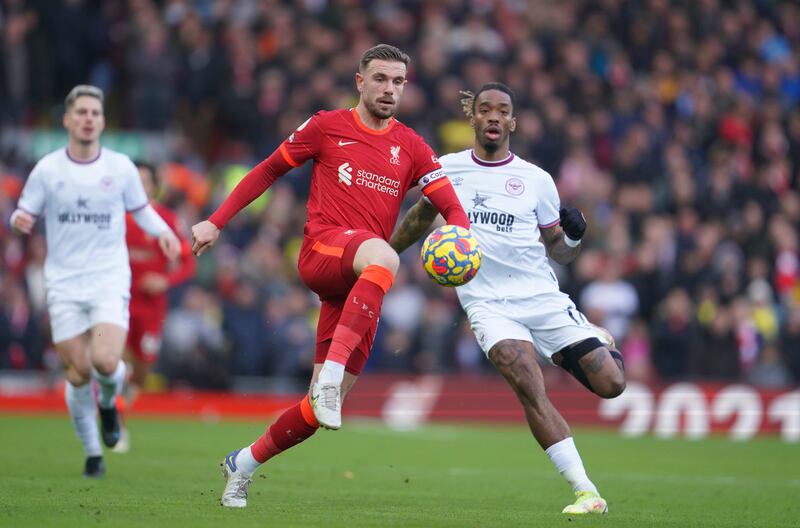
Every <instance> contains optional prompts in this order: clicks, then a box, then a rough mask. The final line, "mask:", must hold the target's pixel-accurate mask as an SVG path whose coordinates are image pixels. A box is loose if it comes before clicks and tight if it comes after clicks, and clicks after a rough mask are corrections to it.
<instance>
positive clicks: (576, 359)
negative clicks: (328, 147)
mask: <svg viewBox="0 0 800 528" xmlns="http://www.w3.org/2000/svg"><path fill="white" fill-rule="evenodd" d="M465 95H467V98H466V99H465V100H464V101H463V102H464V111H465V112H466V113H467V115H468V116H469V117H470V121H471V124H472V127H473V128H474V129H475V146H474V149H468V150H465V151H463V152H458V153H454V154H448V155H446V156H443V157H442V158H440V161H441V164H442V167H443V168H444V170H445V172H446V173H447V175H448V176H449V177H450V180H451V181H452V182H453V185H454V187H455V189H456V193H457V194H458V197H459V200H460V201H461V203H462V205H463V206H464V209H465V210H466V211H467V215H468V216H469V219H470V222H471V224H472V233H473V234H474V235H475V237H476V238H477V239H478V242H479V243H480V245H481V249H482V250H483V261H482V263H481V269H480V271H479V272H478V274H477V275H476V277H475V278H474V279H473V280H472V281H471V282H469V283H468V284H466V285H464V286H461V287H460V288H458V289H457V290H456V292H457V294H458V298H459V301H460V302H461V306H462V307H463V308H464V310H465V311H466V313H467V316H468V317H469V320H470V324H471V325H472V329H473V331H474V332H475V336H476V337H477V339H478V342H479V344H480V346H481V348H482V349H483V351H484V352H485V353H486V355H487V357H488V358H489V359H490V360H491V361H492V363H493V364H494V365H495V367H496V368H497V370H499V371H500V373H502V374H503V376H504V377H505V379H506V380H507V381H508V383H509V384H510V385H511V387H512V388H513V389H514V392H515V393H516V394H517V397H518V398H519V401H520V403H521V404H522V407H523V409H524V410H525V416H526V418H527V421H528V425H529V427H530V430H531V432H532V433H533V436H534V437H535V438H536V440H537V441H538V442H539V444H540V445H541V447H542V449H544V450H545V452H546V453H547V455H548V456H549V457H550V459H551V460H552V462H553V464H554V465H555V467H556V469H558V471H559V472H560V473H561V474H562V475H563V476H564V477H565V478H566V480H567V481H568V482H569V483H570V484H571V485H572V488H573V491H574V492H575V495H576V501H575V502H574V503H573V504H570V505H568V506H567V507H566V508H564V510H563V513H565V514H571V515H580V514H586V513H605V512H607V511H608V507H607V504H606V501H605V500H604V499H603V498H602V497H601V496H600V494H599V493H598V491H597V488H596V487H595V485H594V484H593V483H592V481H591V480H589V478H588V476H587V475H586V471H585V469H584V467H583V462H582V460H581V457H580V455H579V454H578V451H577V449H576V447H575V443H574V442H573V440H572V433H571V431H570V428H569V425H567V422H566V421H565V420H564V418H563V417H562V416H561V414H560V413H559V412H558V411H557V410H556V409H555V407H554V406H553V404H552V403H551V402H550V400H549V399H548V398H547V394H546V392H545V386H544V379H543V377H542V371H541V369H540V367H539V365H538V363H537V362H536V357H535V354H534V352H538V353H539V354H540V355H541V356H542V357H544V358H545V359H546V360H548V361H550V362H552V363H554V364H556V365H560V366H561V367H563V368H564V369H565V370H567V371H568V372H570V373H571V374H572V375H573V376H574V377H575V378H576V379H578V381H580V382H581V383H582V384H583V385H584V386H586V387H587V388H588V389H589V390H591V391H592V392H594V393H595V394H597V395H599V396H601V397H603V398H614V397H616V396H618V395H619V394H621V393H622V391H623V390H624V388H625V376H624V367H623V363H622V355H621V354H620V353H619V352H618V351H616V350H614V340H613V338H612V337H611V336H610V335H609V334H608V333H607V332H605V331H604V330H603V329H601V328H600V327H597V326H594V325H593V324H591V323H590V322H589V321H588V320H587V319H586V317H585V316H584V315H583V314H582V313H580V312H579V311H578V310H577V309H576V308H575V304H574V303H573V302H572V301H571V300H570V298H569V297H568V296H567V295H566V294H564V293H562V292H561V291H560V290H559V286H558V281H557V280H556V276H555V274H554V273H553V270H552V268H551V267H550V264H549V263H548V260H547V257H548V256H550V258H552V259H553V260H555V261H556V262H559V263H562V264H566V263H568V262H571V261H572V260H573V259H574V258H575V257H576V256H577V255H578V252H579V251H580V241H581V237H582V236H583V234H584V231H585V230H586V221H585V220H584V217H583V215H582V214H581V213H580V211H578V210H577V209H575V208H561V206H560V200H559V197H558V192H557V190H556V186H555V184H554V183H553V179H552V177H551V176H550V175H549V174H548V173H547V172H545V171H544V170H542V169H541V168H539V167H537V166H536V165H533V164H531V163H528V162H526V161H524V160H522V159H520V158H518V157H516V156H515V155H514V154H513V153H512V152H511V151H510V150H509V138H510V135H511V133H512V132H513V131H514V129H515V127H516V121H515V119H514V100H513V93H512V91H511V90H510V89H509V88H508V87H507V86H505V85H503V84H501V83H489V84H486V85H484V86H482V87H481V88H480V89H479V90H478V91H477V92H476V93H475V95H474V96H473V95H472V94H470V93H468V92H467V93H465ZM436 214H437V213H436V210H435V209H434V208H433V207H431V206H430V204H428V203H426V202H425V200H424V198H423V199H421V200H420V201H419V202H418V203H417V204H415V205H414V207H412V208H411V210H410V211H409V212H408V213H407V215H406V216H405V217H404V218H403V221H402V222H401V225H400V227H398V229H397V231H396V232H395V234H394V235H393V236H392V240H391V242H390V243H391V245H392V247H393V248H394V249H395V250H396V251H397V252H398V253H399V252H401V251H402V250H404V249H405V248H407V247H408V246H409V245H411V244H412V243H413V242H414V241H415V240H417V239H418V238H419V237H420V236H421V235H422V234H423V233H425V232H426V231H427V230H428V228H429V227H430V225H431V223H432V222H433V220H434V219H435V217H436Z"/></svg>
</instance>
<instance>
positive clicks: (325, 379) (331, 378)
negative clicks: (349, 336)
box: [317, 359, 344, 386]
mask: <svg viewBox="0 0 800 528" xmlns="http://www.w3.org/2000/svg"><path fill="white" fill-rule="evenodd" d="M342 381H344V365H342V364H341V363H337V362H335V361H331V360H330V359H326V360H325V363H323V364H322V370H320V371H319V377H318V378H317V383H319V384H320V385H336V386H341V385H342Z"/></svg>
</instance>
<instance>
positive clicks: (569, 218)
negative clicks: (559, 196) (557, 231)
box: [560, 207, 586, 242]
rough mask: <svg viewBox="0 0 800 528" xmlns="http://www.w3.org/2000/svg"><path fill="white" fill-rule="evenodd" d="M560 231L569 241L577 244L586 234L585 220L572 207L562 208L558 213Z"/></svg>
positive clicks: (581, 214)
mask: <svg viewBox="0 0 800 528" xmlns="http://www.w3.org/2000/svg"><path fill="white" fill-rule="evenodd" d="M560 216H561V229H562V230H563V231H564V234H565V235H567V236H568V237H569V238H570V239H571V240H574V241H575V242H577V241H578V240H580V239H581V238H583V234H584V233H585V232H586V218H585V217H584V216H583V213H581V212H580V211H579V210H577V209H576V208H574V207H562V208H561V211H560Z"/></svg>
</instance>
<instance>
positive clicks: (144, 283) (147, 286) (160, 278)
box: [139, 272, 169, 295]
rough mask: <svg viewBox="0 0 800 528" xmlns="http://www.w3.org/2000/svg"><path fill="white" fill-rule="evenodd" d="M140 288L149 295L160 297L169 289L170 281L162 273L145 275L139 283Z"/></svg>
mask: <svg viewBox="0 0 800 528" xmlns="http://www.w3.org/2000/svg"><path fill="white" fill-rule="evenodd" d="M139 288H140V289H141V290H142V291H143V292H144V293H146V294H148V295H159V294H162V293H164V292H165V291H167V288H169V280H168V279H167V277H166V275H162V274H160V273H152V272H150V273H145V274H144V275H142V280H141V282H140V283H139Z"/></svg>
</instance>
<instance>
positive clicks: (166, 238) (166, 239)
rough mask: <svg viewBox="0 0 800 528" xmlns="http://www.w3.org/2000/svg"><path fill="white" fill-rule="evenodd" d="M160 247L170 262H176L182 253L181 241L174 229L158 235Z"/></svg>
mask: <svg viewBox="0 0 800 528" xmlns="http://www.w3.org/2000/svg"><path fill="white" fill-rule="evenodd" d="M158 247H160V248H161V252H162V253H164V256H165V257H167V258H168V259H169V260H170V262H174V261H175V260H177V259H178V257H179V256H180V254H181V242H180V240H178V237H176V236H175V233H173V232H172V230H171V229H170V230H167V231H164V232H163V233H161V234H160V235H158Z"/></svg>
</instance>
